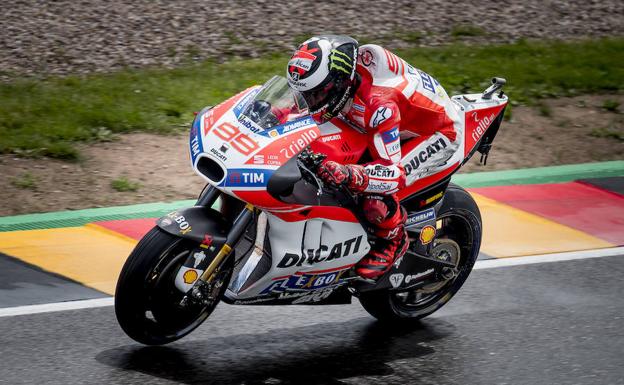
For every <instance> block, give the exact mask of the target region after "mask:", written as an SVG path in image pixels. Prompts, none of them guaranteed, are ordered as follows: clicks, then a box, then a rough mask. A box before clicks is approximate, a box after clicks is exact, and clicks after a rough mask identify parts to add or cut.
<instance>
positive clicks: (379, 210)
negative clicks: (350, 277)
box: [355, 196, 409, 279]
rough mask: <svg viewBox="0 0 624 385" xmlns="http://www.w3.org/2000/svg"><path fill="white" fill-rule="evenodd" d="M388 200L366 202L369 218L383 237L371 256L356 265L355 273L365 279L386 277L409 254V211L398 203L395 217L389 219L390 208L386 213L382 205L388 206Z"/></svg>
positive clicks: (377, 198) (380, 237) (376, 232)
mask: <svg viewBox="0 0 624 385" xmlns="http://www.w3.org/2000/svg"><path fill="white" fill-rule="evenodd" d="M392 198H394V197H392ZM384 200H385V199H383V198H379V197H375V196H371V197H367V200H366V201H365V202H364V210H365V211H364V212H365V214H366V217H367V219H368V220H369V221H370V222H371V224H373V225H375V227H376V228H375V230H374V234H375V235H376V236H377V237H379V238H378V239H377V241H376V242H375V244H374V245H373V247H372V248H371V250H370V251H369V253H368V254H367V255H366V256H365V257H364V258H362V259H361V260H360V261H359V262H358V263H357V264H356V265H355V272H356V273H357V274H358V275H359V276H360V277H362V278H367V279H376V278H379V277H380V276H382V275H383V274H384V273H385V272H386V271H388V269H390V267H391V266H392V264H393V263H394V262H395V261H396V260H397V259H399V258H401V257H402V256H403V255H404V254H405V252H406V251H407V247H408V246H409V238H408V237H407V231H406V230H405V221H406V220H407V213H406V212H405V209H403V208H402V207H400V206H399V205H398V201H396V203H397V204H396V207H395V210H393V211H394V213H393V215H390V217H389V218H385V216H386V215H387V212H388V206H387V205H386V207H385V210H384V208H383V206H382V205H381V204H380V202H382V203H384ZM393 200H396V198H394V199H393ZM391 203H392V202H391ZM384 213H385V214H386V215H384Z"/></svg>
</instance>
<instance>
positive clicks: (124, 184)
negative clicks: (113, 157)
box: [111, 176, 141, 192]
mask: <svg viewBox="0 0 624 385" xmlns="http://www.w3.org/2000/svg"><path fill="white" fill-rule="evenodd" d="M111 187H112V188H113V189H114V190H115V191H119V192H127V191H137V190H138V189H139V188H141V184H140V183H139V182H133V181H131V180H129V179H128V178H126V177H125V176H122V177H120V178H117V179H114V180H113V181H111Z"/></svg>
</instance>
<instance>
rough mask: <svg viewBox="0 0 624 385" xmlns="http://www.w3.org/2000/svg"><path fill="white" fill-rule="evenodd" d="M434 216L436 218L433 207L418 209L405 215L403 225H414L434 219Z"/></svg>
mask: <svg viewBox="0 0 624 385" xmlns="http://www.w3.org/2000/svg"><path fill="white" fill-rule="evenodd" d="M435 218H436V214H435V209H434V208H430V209H428V210H425V211H420V212H418V213H415V214H410V216H408V217H407V221H406V222H405V227H410V226H416V225H419V224H421V223H425V222H429V221H432V220H435Z"/></svg>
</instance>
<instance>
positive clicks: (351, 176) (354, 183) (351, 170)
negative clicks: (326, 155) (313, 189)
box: [317, 161, 368, 193]
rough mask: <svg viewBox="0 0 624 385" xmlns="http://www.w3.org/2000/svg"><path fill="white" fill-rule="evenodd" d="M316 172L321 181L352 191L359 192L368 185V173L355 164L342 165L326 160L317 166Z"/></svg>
mask: <svg viewBox="0 0 624 385" xmlns="http://www.w3.org/2000/svg"><path fill="white" fill-rule="evenodd" d="M317 174H318V176H319V177H320V178H321V180H323V182H325V183H328V184H331V185H334V186H346V187H347V188H348V189H349V190H350V191H351V192H354V193H360V192H362V191H364V190H365V189H366V186H368V175H366V172H365V171H364V167H362V166H359V165H356V164H349V165H343V164H340V163H337V162H334V161H327V162H324V163H323V164H322V165H321V166H320V167H319V169H318V172H317Z"/></svg>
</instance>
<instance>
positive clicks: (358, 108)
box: [352, 103, 364, 113]
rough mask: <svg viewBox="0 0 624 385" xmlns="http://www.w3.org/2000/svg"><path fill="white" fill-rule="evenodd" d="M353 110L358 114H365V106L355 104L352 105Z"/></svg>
mask: <svg viewBox="0 0 624 385" xmlns="http://www.w3.org/2000/svg"><path fill="white" fill-rule="evenodd" d="M352 107H353V109H355V110H356V111H357V112H361V113H364V106H363V105H361V104H358V103H353V105H352Z"/></svg>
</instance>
